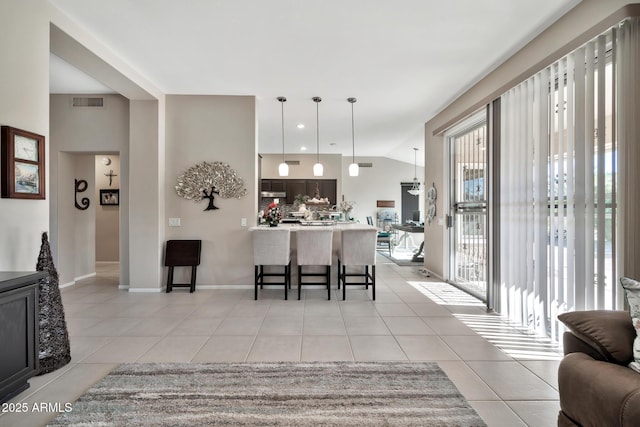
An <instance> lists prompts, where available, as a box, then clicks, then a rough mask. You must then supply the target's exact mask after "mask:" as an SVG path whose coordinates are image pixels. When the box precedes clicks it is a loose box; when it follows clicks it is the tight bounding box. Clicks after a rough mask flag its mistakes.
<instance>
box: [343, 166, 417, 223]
mask: <svg viewBox="0 0 640 427" xmlns="http://www.w3.org/2000/svg"><path fill="white" fill-rule="evenodd" d="M351 160H352V159H351V157H345V158H344V159H343V162H342V175H343V179H342V194H343V196H344V200H351V201H355V202H356V204H355V206H354V208H353V212H352V213H351V215H352V216H353V217H354V218H355V219H357V220H359V221H360V222H363V223H365V222H366V218H367V216H371V217H373V219H374V221H375V218H376V213H377V212H378V210H379V208H377V207H376V202H377V201H378V200H394V201H395V206H396V207H395V208H394V209H395V211H396V212H397V213H398V218H399V217H400V214H401V212H402V191H401V188H400V183H402V182H412V181H413V177H414V165H413V164H409V163H405V162H400V161H398V160H393V159H389V158H387V157H356V162H358V163H372V164H373V167H371V168H360V172H359V174H358V176H353V177H351V176H349V165H350V164H351ZM415 170H416V173H417V176H418V177H421V176H423V175H424V168H422V167H417V168H416V169H415ZM418 179H420V178H418ZM423 188H424V185H423ZM418 197H419V198H420V200H419V204H418V206H420V211H421V212H424V211H425V209H424V192H422V194H420V196H418ZM423 215H424V213H423Z"/></svg>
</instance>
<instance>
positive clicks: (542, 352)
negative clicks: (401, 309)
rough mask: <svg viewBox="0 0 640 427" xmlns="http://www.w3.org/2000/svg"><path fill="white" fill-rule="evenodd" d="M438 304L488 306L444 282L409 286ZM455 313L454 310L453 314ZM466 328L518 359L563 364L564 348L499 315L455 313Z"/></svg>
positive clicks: (489, 313)
mask: <svg viewBox="0 0 640 427" xmlns="http://www.w3.org/2000/svg"><path fill="white" fill-rule="evenodd" d="M408 283H409V284H410V285H411V286H413V287H414V288H415V289H417V290H419V291H420V292H421V293H422V294H424V295H426V296H427V297H429V298H430V299H431V300H433V301H434V302H435V303H437V304H439V305H443V306H456V307H460V306H466V307H478V308H484V307H485V304H484V303H483V302H482V301H480V300H479V299H477V298H475V297H473V296H471V295H469V294H467V293H466V292H464V291H462V290H460V289H458V288H456V287H455V286H452V285H449V284H448V283H444V282H435V281H434V282H415V281H409V282H408ZM454 311H455V310H454ZM453 315H454V316H455V317H456V318H458V319H459V320H460V321H462V322H463V323H464V324H465V325H467V326H468V327H470V328H471V329H473V330H474V331H475V332H477V333H478V334H479V335H481V336H482V337H484V338H485V339H486V340H487V341H489V342H490V343H491V344H493V345H495V346H496V347H498V348H500V349H501V350H502V351H504V352H505V353H507V354H508V355H510V356H511V357H513V358H516V359H535V360H560V359H562V348H561V346H560V345H559V344H557V343H554V342H552V341H551V340H550V339H549V338H547V337H545V336H540V335H535V334H533V333H532V332H531V331H529V330H527V329H525V328H521V327H518V326H516V325H513V324H512V323H511V322H509V321H508V320H507V319H505V318H504V317H502V316H500V315H498V314H496V313H491V312H487V313H481V312H480V311H478V313H474V314H470V313H455V312H454V313H453Z"/></svg>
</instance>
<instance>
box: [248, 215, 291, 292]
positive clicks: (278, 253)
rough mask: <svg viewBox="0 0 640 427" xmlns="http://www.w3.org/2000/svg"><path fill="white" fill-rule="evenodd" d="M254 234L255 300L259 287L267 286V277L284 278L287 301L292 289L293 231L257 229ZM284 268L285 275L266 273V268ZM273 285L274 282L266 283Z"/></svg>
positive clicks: (279, 228) (281, 228)
mask: <svg viewBox="0 0 640 427" xmlns="http://www.w3.org/2000/svg"><path fill="white" fill-rule="evenodd" d="M252 234H253V264H254V266H255V272H254V277H255V285H254V299H256V300H257V299H258V285H260V289H262V288H263V285H264V284H265V282H264V278H265V277H272V276H275V277H282V278H283V282H282V283H279V282H275V284H282V285H284V299H287V289H288V288H290V287H291V240H290V239H291V231H290V230H289V228H285V227H276V228H264V229H255V230H253V231H252ZM267 265H268V266H283V267H284V272H283V273H265V272H264V267H265V266H267ZM266 283H267V284H272V282H266Z"/></svg>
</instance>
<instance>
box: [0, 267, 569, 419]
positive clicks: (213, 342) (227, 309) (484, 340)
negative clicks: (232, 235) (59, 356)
mask: <svg viewBox="0 0 640 427" xmlns="http://www.w3.org/2000/svg"><path fill="white" fill-rule="evenodd" d="M377 262H378V264H377V284H378V286H377V292H376V297H377V299H376V301H375V302H373V301H371V300H370V297H369V294H367V293H366V291H364V290H360V289H357V288H356V287H350V288H349V289H348V290H347V300H346V301H342V300H341V299H338V298H339V297H341V294H340V295H339V294H338V293H337V290H336V291H334V293H333V295H332V298H333V299H332V300H331V301H327V300H326V291H325V290H320V289H303V299H302V300H301V301H297V300H296V299H295V298H296V296H297V291H296V292H293V293H292V294H293V297H294V298H293V299H290V300H288V301H284V300H283V292H282V288H281V287H279V288H278V289H265V290H263V291H261V293H260V296H259V300H258V301H254V300H253V290H252V289H251V290H250V289H238V290H229V289H226V290H197V291H196V292H195V293H194V294H189V293H188V291H187V290H186V289H178V290H174V292H173V293H171V294H166V293H153V294H134V293H128V292H126V291H122V290H118V288H117V283H118V281H117V271H115V272H114V270H113V266H112V265H109V264H106V265H99V266H98V267H97V269H98V275H97V276H96V277H95V278H91V279H86V280H84V281H82V282H79V283H78V284H77V285H75V286H73V287H71V288H67V289H64V290H63V291H62V297H63V303H64V307H65V314H66V320H67V325H68V329H69V334H70V339H71V351H72V361H71V363H70V364H69V365H67V366H65V367H63V368H61V369H59V370H57V371H54V372H52V373H49V374H46V375H43V376H38V377H35V378H32V379H31V380H30V384H31V387H30V388H29V389H27V390H26V391H24V392H23V393H21V394H20V395H18V396H17V397H15V398H14V399H13V400H11V401H10V402H13V403H26V404H27V405H26V406H27V407H28V408H30V410H29V411H28V412H27V413H15V412H14V413H4V414H2V415H0V426H12V427H17V426H26V427H34V426H39V425H45V424H46V423H47V422H48V421H49V420H51V419H52V418H53V417H54V416H55V415H56V413H55V412H33V411H32V410H31V408H32V407H33V404H34V403H36V404H40V403H41V402H49V403H61V404H63V405H64V403H66V402H73V401H75V400H76V399H77V398H78V397H79V396H81V395H82V394H83V393H84V392H85V391H86V390H87V389H88V388H89V387H90V386H91V385H93V384H94V383H96V382H97V381H98V380H100V379H101V378H102V377H104V376H105V375H107V373H108V372H109V371H110V370H111V369H112V368H114V367H115V366H117V365H118V364H119V363H123V362H224V361H230V362H231V361H232V362H237V361H248V362H252V361H313V360H316V361H330V360H338V361H339V360H349V361H351V360H355V361H360V360H361V361H371V360H385V361H389V360H391V361H393V360H398V361H412V360H413V361H435V362H437V363H438V364H439V365H440V367H441V368H442V369H443V370H444V371H445V372H446V373H447V375H448V376H449V377H450V378H451V380H452V381H453V382H454V383H455V385H456V386H457V387H458V389H459V390H460V392H461V393H462V394H463V395H464V396H465V397H466V398H467V400H469V402H470V403H471V405H472V406H473V407H474V408H475V409H476V411H477V412H478V413H479V414H480V416H481V417H482V418H483V419H484V420H485V422H486V423H487V425H489V426H490V427H502V426H504V427H516V426H541V427H548V426H553V425H556V418H557V414H558V410H559V404H558V391H557V376H556V373H557V368H558V363H559V360H560V352H559V350H558V349H557V348H556V347H554V346H553V345H551V344H550V343H549V342H547V341H545V340H544V339H538V338H536V337H531V336H528V335H526V334H524V333H521V332H520V331H518V329H516V328H512V327H510V326H509V325H508V324H506V323H504V322H502V321H501V319H500V318H499V317H498V316H496V315H492V314H488V313H487V312H486V310H485V309H484V308H483V306H482V304H479V303H478V301H476V300H474V299H473V298H470V297H467V296H466V294H464V293H461V292H459V291H457V290H456V289H455V288H452V287H451V286H449V285H446V284H443V283H441V282H438V281H437V280H433V279H430V278H425V277H423V275H421V274H420V273H419V271H418V269H417V268H415V267H399V266H397V265H395V264H393V263H391V262H389V261H388V260H387V259H386V258H384V257H382V256H378V260H377ZM334 280H335V278H334Z"/></svg>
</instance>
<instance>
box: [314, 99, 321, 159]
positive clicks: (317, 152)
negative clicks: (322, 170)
mask: <svg viewBox="0 0 640 427" xmlns="http://www.w3.org/2000/svg"><path fill="white" fill-rule="evenodd" d="M314 101H316V100H315V99H314ZM319 104H320V101H316V163H320V113H319Z"/></svg>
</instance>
